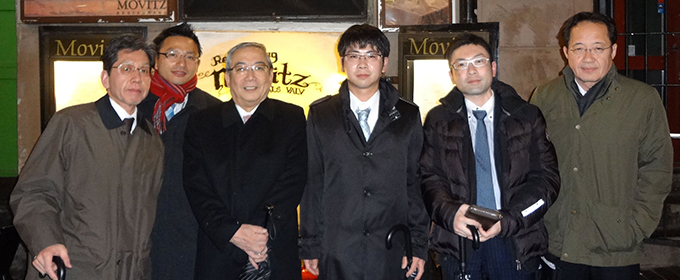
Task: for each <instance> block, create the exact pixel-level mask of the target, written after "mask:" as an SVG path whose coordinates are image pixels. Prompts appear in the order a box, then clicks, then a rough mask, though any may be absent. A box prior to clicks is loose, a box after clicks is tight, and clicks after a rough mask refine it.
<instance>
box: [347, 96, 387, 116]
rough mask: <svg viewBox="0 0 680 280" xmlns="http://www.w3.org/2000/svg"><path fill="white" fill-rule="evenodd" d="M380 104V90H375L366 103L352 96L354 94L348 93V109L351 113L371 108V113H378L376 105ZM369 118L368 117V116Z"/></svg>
mask: <svg viewBox="0 0 680 280" xmlns="http://www.w3.org/2000/svg"><path fill="white" fill-rule="evenodd" d="M379 102H380V90H377V91H376V92H375V93H374V94H373V96H371V98H369V99H368V100H366V102H361V100H359V98H357V97H356V96H354V93H352V92H351V91H350V92H349V108H350V109H352V112H354V113H355V114H356V112H357V109H361V110H363V109H366V108H371V112H377V111H378V103H379ZM369 116H370V115H369Z"/></svg>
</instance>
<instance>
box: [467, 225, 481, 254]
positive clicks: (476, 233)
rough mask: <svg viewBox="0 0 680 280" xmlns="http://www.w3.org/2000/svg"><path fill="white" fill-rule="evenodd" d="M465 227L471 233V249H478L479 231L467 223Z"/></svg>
mask: <svg viewBox="0 0 680 280" xmlns="http://www.w3.org/2000/svg"><path fill="white" fill-rule="evenodd" d="M467 227H468V229H469V230H470V232H471V233H472V249H475V251H477V250H478V249H479V231H477V228H476V227H475V226H472V225H468V226H467Z"/></svg>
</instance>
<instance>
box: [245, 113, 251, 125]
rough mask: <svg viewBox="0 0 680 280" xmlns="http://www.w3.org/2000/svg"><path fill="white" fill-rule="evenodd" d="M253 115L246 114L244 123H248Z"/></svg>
mask: <svg viewBox="0 0 680 280" xmlns="http://www.w3.org/2000/svg"><path fill="white" fill-rule="evenodd" d="M251 116H252V115H245V116H243V123H246V122H247V121H248V120H249V119H250V117H251Z"/></svg>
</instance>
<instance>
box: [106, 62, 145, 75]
mask: <svg viewBox="0 0 680 280" xmlns="http://www.w3.org/2000/svg"><path fill="white" fill-rule="evenodd" d="M113 68H118V73H120V74H121V75H123V76H128V75H132V74H133V73H134V72H135V70H137V72H139V75H142V76H148V75H149V74H150V73H151V67H149V66H142V67H136V66H135V65H134V64H132V63H121V64H120V65H118V66H113Z"/></svg>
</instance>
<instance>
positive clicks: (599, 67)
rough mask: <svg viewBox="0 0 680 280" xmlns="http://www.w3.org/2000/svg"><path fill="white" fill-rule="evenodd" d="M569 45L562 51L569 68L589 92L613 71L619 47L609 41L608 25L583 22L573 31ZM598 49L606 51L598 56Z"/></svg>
mask: <svg viewBox="0 0 680 280" xmlns="http://www.w3.org/2000/svg"><path fill="white" fill-rule="evenodd" d="M568 44H569V45H568V47H566V46H565V47H563V48H562V51H563V52H564V55H565V56H566V57H567V60H568V61H569V68H571V70H572V71H573V72H574V76H576V81H577V82H578V83H579V85H580V86H581V87H583V88H584V89H586V90H588V89H590V88H591V87H592V86H593V85H595V84H596V83H597V82H599V81H600V80H602V78H604V76H605V75H607V72H609V69H611V67H612V64H613V63H614V57H615V56H616V47H617V46H616V44H613V45H612V44H611V42H610V41H609V36H608V35H607V26H606V25H604V24H602V23H594V22H590V21H582V22H580V23H578V24H577V25H576V26H574V27H573V28H572V29H571V38H570V39H569V42H568ZM610 46H611V48H610ZM598 48H599V49H600V50H602V49H604V51H602V53H599V54H598V53H597V49H598ZM579 52H582V53H581V54H579Z"/></svg>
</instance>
